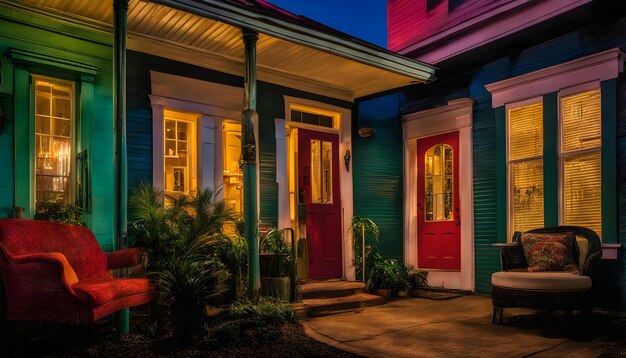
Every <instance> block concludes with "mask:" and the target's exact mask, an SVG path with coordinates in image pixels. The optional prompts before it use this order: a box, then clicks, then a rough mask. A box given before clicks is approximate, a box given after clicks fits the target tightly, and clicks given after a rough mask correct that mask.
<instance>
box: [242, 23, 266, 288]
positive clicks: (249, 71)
mask: <svg viewBox="0 0 626 358" xmlns="http://www.w3.org/2000/svg"><path fill="white" fill-rule="evenodd" d="M242 33H243V42H244V46H245V54H244V67H245V74H244V91H243V112H242V113H241V137H242V140H241V159H242V161H243V217H244V223H245V236H246V240H247V242H248V275H249V276H248V297H250V298H253V297H256V296H258V295H259V289H260V286H261V277H260V274H259V241H258V238H257V236H258V233H257V231H258V228H257V220H258V217H259V215H258V212H257V177H256V138H255V136H254V130H255V128H254V126H255V125H256V124H257V123H258V121H259V116H258V114H257V113H256V42H257V40H258V39H259V35H258V34H257V33H256V32H252V31H248V30H243V31H242Z"/></svg>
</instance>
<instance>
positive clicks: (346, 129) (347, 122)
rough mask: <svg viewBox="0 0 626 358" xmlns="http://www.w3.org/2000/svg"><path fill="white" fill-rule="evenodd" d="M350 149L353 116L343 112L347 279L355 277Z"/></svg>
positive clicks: (341, 158)
mask: <svg viewBox="0 0 626 358" xmlns="http://www.w3.org/2000/svg"><path fill="white" fill-rule="evenodd" d="M347 150H350V154H351V155H352V116H351V114H350V112H347V111H346V112H343V113H342V114H341V134H340V137H339V153H337V155H338V156H339V173H340V175H339V181H340V184H341V221H342V235H341V237H342V238H343V267H344V270H343V271H344V277H345V278H346V279H347V280H354V279H355V271H354V266H353V265H352V257H353V253H352V237H351V234H350V231H349V228H350V223H351V222H352V216H353V215H354V201H353V191H352V190H353V186H352V159H353V158H352V159H351V160H350V164H349V166H348V169H349V171H348V170H347V169H346V167H345V162H344V155H345V154H346V151H347Z"/></svg>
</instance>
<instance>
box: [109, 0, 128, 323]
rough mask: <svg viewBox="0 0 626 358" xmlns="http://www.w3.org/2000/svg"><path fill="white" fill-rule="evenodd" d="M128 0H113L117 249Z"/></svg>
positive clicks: (121, 240) (123, 191) (122, 317)
mask: <svg viewBox="0 0 626 358" xmlns="http://www.w3.org/2000/svg"><path fill="white" fill-rule="evenodd" d="M127 11H128V0H113V110H114V113H115V114H114V115H115V118H114V120H115V123H114V126H113V135H114V136H115V139H114V140H115V159H114V160H115V179H114V180H115V199H116V200H115V204H116V205H115V206H116V209H117V216H116V219H117V220H116V221H117V222H116V227H117V242H116V249H120V248H123V247H125V245H126V227H127V211H128V173H127V167H126V160H127V155H126V15H127ZM115 318H116V323H117V329H118V331H119V332H120V333H127V332H128V330H129V311H128V308H126V309H123V310H121V311H118V312H117V313H116V317H115Z"/></svg>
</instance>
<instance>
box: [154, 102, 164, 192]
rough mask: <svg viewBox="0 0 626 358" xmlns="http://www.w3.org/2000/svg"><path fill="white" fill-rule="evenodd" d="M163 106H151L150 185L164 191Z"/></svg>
mask: <svg viewBox="0 0 626 358" xmlns="http://www.w3.org/2000/svg"><path fill="white" fill-rule="evenodd" d="M164 170H165V169H164V162H163V106H162V105H159V104H153V105H152V185H153V186H154V187H155V188H158V189H161V190H163V189H165V182H164V179H163V175H164V174H163V173H164Z"/></svg>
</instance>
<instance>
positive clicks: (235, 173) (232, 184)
mask: <svg viewBox="0 0 626 358" xmlns="http://www.w3.org/2000/svg"><path fill="white" fill-rule="evenodd" d="M222 136H223V139H222V141H223V146H224V148H223V157H224V159H223V160H224V202H225V203H226V204H227V205H229V206H230V207H231V208H232V209H234V210H235V212H237V213H241V214H243V172H242V167H241V124H239V123H231V122H224V124H223V126H222Z"/></svg>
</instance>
